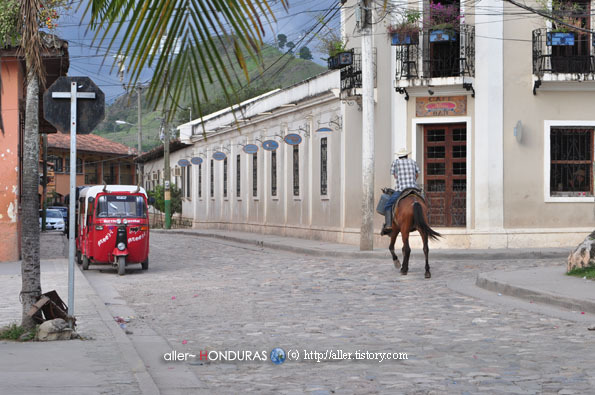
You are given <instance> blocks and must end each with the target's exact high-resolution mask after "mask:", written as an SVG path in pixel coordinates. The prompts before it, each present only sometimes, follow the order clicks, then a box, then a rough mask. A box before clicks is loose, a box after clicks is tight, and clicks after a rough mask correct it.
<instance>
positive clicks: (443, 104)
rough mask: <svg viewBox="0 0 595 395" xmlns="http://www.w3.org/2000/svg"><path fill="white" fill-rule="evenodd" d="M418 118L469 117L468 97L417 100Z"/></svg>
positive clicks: (433, 97) (439, 97)
mask: <svg viewBox="0 0 595 395" xmlns="http://www.w3.org/2000/svg"><path fill="white" fill-rule="evenodd" d="M415 115H416V116H418V117H444V116H455V115H467V96H431V97H416V98H415Z"/></svg>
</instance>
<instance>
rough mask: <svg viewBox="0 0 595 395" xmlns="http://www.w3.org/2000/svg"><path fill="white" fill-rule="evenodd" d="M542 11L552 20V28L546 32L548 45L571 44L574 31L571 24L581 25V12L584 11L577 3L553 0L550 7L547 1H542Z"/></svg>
mask: <svg viewBox="0 0 595 395" xmlns="http://www.w3.org/2000/svg"><path fill="white" fill-rule="evenodd" d="M541 5H542V11H543V12H544V13H545V14H547V15H548V17H547V19H549V20H551V21H552V28H551V30H550V31H549V32H547V34H546V44H547V45H548V46H559V45H560V46H564V45H568V46H573V45H574V40H575V33H576V32H578V31H577V30H574V29H573V28H572V26H576V27H580V26H581V14H584V13H585V10H583V9H582V8H581V6H580V4H579V3H575V2H573V1H567V0H553V1H552V2H551V9H550V8H549V7H548V4H547V2H542V4H541Z"/></svg>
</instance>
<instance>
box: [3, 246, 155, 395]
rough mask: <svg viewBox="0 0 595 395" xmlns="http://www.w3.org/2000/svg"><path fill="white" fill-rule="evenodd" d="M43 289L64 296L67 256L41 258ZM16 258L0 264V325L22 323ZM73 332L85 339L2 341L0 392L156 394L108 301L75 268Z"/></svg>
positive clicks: (152, 383) (66, 296) (19, 275)
mask: <svg viewBox="0 0 595 395" xmlns="http://www.w3.org/2000/svg"><path fill="white" fill-rule="evenodd" d="M41 286H42V292H47V291H50V290H56V291H57V292H58V294H59V295H60V297H61V298H62V300H64V301H65V302H67V300H68V260H67V259H64V258H62V259H46V260H42V262H41ZM20 289H21V266H20V262H3V263H1V264H0V326H4V325H7V324H10V323H14V322H17V323H19V322H20V317H21V304H20V302H19V292H20ZM75 301H76V304H75V306H74V308H75V315H76V317H77V320H78V325H77V328H76V330H77V332H78V333H79V335H81V336H83V338H84V340H79V339H75V340H69V341H53V342H26V343H18V342H9V341H0V355H2V358H0V393H3V394H38V393H43V394H82V393H85V394H157V393H158V390H157V387H156V386H155V383H154V382H153V380H152V378H151V376H149V374H148V373H147V370H146V368H145V365H144V363H143V361H142V360H141V359H140V358H139V356H138V354H137V352H136V350H135V349H134V347H133V345H132V344H131V342H130V340H128V338H127V336H126V335H125V334H124V332H123V330H122V329H121V328H120V327H119V326H118V324H117V323H116V322H115V321H114V320H113V318H112V316H111V314H110V313H109V312H108V310H107V308H106V306H105V305H104V304H103V302H102V301H101V300H100V299H99V297H98V296H97V294H96V293H95V291H94V290H93V288H92V287H91V286H90V284H89V283H88V282H87V280H86V278H85V277H84V276H83V274H82V273H81V272H80V270H79V269H78V268H75Z"/></svg>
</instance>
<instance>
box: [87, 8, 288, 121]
mask: <svg viewBox="0 0 595 395" xmlns="http://www.w3.org/2000/svg"><path fill="white" fill-rule="evenodd" d="M277 4H279V5H281V6H282V9H287V7H288V0H279V1H273V0H227V1H222V0H198V1H197V0H178V1H171V0H148V1H136V0H90V1H89V3H88V6H87V8H86V11H85V13H86V14H87V15H90V17H91V24H90V28H91V30H93V31H95V42H96V43H98V44H99V45H102V44H104V43H107V44H108V45H107V46H108V51H109V50H111V49H112V47H114V48H116V49H117V52H118V55H121V56H123V57H124V59H127V60H126V62H127V66H128V69H129V70H130V73H131V74H130V81H129V83H130V85H131V86H132V85H135V84H136V83H137V82H138V79H139V77H140V74H141V71H142V70H143V69H144V68H145V67H154V76H153V82H157V83H153V84H151V85H150V87H149V90H148V99H149V101H150V102H151V103H152V104H154V105H157V103H156V102H157V101H158V100H160V101H161V104H162V105H163V106H164V108H166V109H168V110H169V112H168V114H169V119H168V120H169V121H171V120H173V119H174V116H175V112H176V109H177V108H178V106H177V104H178V102H179V101H180V98H181V96H182V95H183V94H184V92H185V91H186V89H187V88H189V91H190V95H191V99H192V101H193V102H194V103H195V104H196V106H197V109H198V112H199V116H201V117H202V116H203V115H204V114H203V111H202V109H203V106H202V105H201V104H204V103H206V102H207V101H208V97H207V93H206V89H205V87H206V86H207V85H208V84H211V83H213V82H214V81H216V82H218V83H219V85H220V87H221V90H222V91H223V92H224V94H225V97H226V99H227V101H228V102H229V103H231V102H233V101H234V99H235V93H236V92H235V91H234V90H233V89H234V88H233V86H234V84H233V81H234V80H238V79H239V77H238V76H236V75H234V71H233V69H231V68H230V67H229V65H230V64H233V63H237V64H238V65H239V66H240V68H241V70H242V71H243V74H244V76H245V79H246V80H249V74H248V64H247V61H246V59H247V57H246V55H248V56H251V57H258V55H259V53H260V49H261V45H262V42H263V36H264V34H265V30H264V26H263V22H266V23H270V22H271V21H273V20H274V19H275V16H274V10H273V8H272V6H275V5H277ZM129 21H131V22H129ZM122 33H123V34H122ZM109 37H111V39H110V38H109ZM117 37H121V38H122V41H121V43H120V44H116V43H115V42H116V38H117ZM222 47H223V48H225V51H223V53H222V51H221V48H222Z"/></svg>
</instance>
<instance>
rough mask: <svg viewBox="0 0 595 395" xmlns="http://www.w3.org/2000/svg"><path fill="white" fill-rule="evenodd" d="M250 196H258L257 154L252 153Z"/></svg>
mask: <svg viewBox="0 0 595 395" xmlns="http://www.w3.org/2000/svg"><path fill="white" fill-rule="evenodd" d="M252 196H253V197H257V196H258V155H257V154H252Z"/></svg>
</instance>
